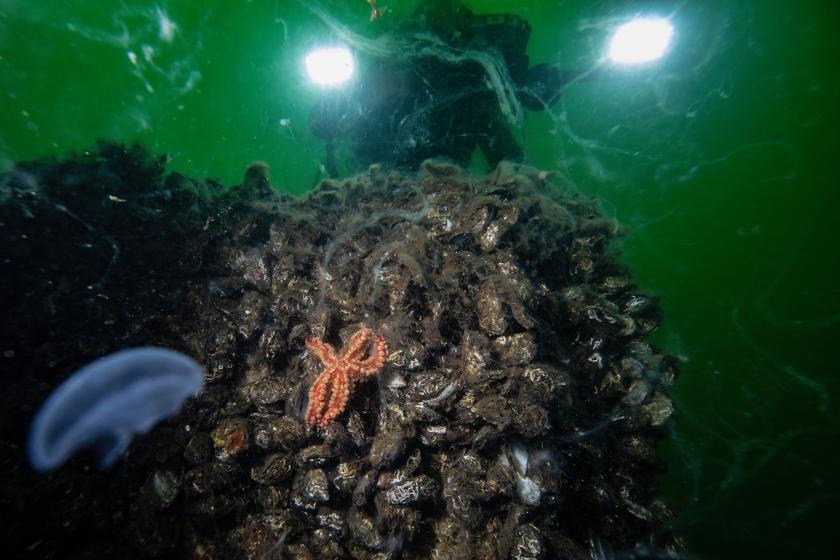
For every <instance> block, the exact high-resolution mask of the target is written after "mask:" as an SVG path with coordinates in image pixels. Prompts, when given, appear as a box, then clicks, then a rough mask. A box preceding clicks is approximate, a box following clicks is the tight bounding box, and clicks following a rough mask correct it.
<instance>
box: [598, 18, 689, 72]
mask: <svg viewBox="0 0 840 560" xmlns="http://www.w3.org/2000/svg"><path fill="white" fill-rule="evenodd" d="M673 33H674V27H673V26H672V25H671V22H669V21H668V20H667V19H664V18H652V17H642V18H636V19H632V20H630V21H628V22H627V23H625V24H623V25H621V26H620V27H619V28H618V29H616V30H615V33H613V36H612V38H611V39H610V46H609V49H608V51H607V56H608V57H609V58H610V60H612V61H613V62H615V63H618V64H639V63H642V62H650V61H652V60H656V59H658V58H662V55H664V54H665V50H666V49H667V48H668V45H669V43H670V42H671V36H672V35H673Z"/></svg>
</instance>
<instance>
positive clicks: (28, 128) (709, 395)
mask: <svg viewBox="0 0 840 560" xmlns="http://www.w3.org/2000/svg"><path fill="white" fill-rule="evenodd" d="M468 4H469V6H470V7H471V8H472V9H473V10H474V11H475V12H478V13H514V14H518V15H520V16H522V17H524V18H526V19H527V20H529V21H530V23H531V25H532V28H533V33H532V35H531V41H530V43H529V47H528V54H529V56H530V60H531V64H532V65H533V64H536V63H541V62H548V63H555V64H558V65H560V66H562V67H563V68H567V69H579V70H588V69H597V72H599V73H600V74H599V75H600V76H601V77H600V79H598V80H591V81H582V82H580V83H576V84H573V85H572V86H570V87H569V88H568V89H567V90H566V91H565V92H564V95H563V97H562V99H561V100H560V101H559V102H558V103H557V104H555V105H554V106H553V108H552V111H551V112H540V113H532V112H528V111H526V113H525V119H524V123H523V131H524V138H525V139H526V145H525V155H526V158H527V160H528V161H529V162H531V163H532V164H534V165H536V166H538V167H541V168H544V169H557V170H559V171H560V172H561V174H562V177H563V178H564V180H566V181H568V182H570V183H571V184H573V185H575V186H576V187H577V188H578V189H579V190H580V191H582V192H584V193H587V194H592V195H597V196H599V197H601V199H602V201H603V204H604V208H605V210H606V212H607V213H608V214H610V215H612V216H614V217H615V218H616V219H618V220H619V221H620V222H621V223H623V224H625V225H627V226H628V227H629V229H630V234H629V235H628V236H627V238H626V240H625V242H624V246H623V252H624V255H625V258H626V260H627V262H628V263H629V264H630V265H631V266H632V268H633V270H634V271H635V276H636V278H637V279H638V280H639V282H640V283H641V284H642V285H643V286H645V287H646V288H648V289H649V290H652V291H654V292H656V293H658V294H661V296H662V303H663V307H664V311H665V317H666V320H665V323H664V326H663V327H662V329H661V330H660V332H659V333H658V334H657V340H658V342H659V343H660V344H661V345H662V346H663V347H665V348H666V349H668V350H669V351H670V352H671V353H673V354H675V355H677V356H679V357H680V358H681V359H682V360H683V364H682V371H681V378H680V380H679V382H678V384H677V387H676V390H675V391H674V396H675V399H676V401H677V403H678V411H679V413H678V415H677V418H676V420H675V422H674V423H673V437H672V439H671V440H670V441H669V442H668V444H667V445H666V447H665V449H664V453H665V455H666V457H667V460H668V463H669V465H670V472H669V474H668V476H667V478H666V480H665V484H664V488H663V491H664V493H665V494H666V496H667V497H668V498H669V500H670V503H671V504H672V505H673V506H674V507H675V509H676V510H678V511H679V512H681V513H680V523H681V526H682V531H683V534H684V535H685V537H686V539H687V542H688V545H689V549H690V551H692V552H693V553H694V554H696V555H697V556H698V557H703V558H735V557H741V558H743V557H778V558H783V557H790V556H792V555H794V554H797V555H798V556H800V557H818V556H820V555H825V554H827V553H828V551H829V550H831V547H830V544H831V542H830V541H831V538H830V533H829V531H830V530H831V529H832V525H833V519H834V512H835V510H836V508H837V506H838V501H840V495H838V492H839V491H840V477H839V476H838V475H837V472H839V471H840V458H838V445H840V437H838V432H840V423H838V419H837V411H836V406H837V405H836V402H835V400H834V396H835V395H836V394H837V392H838V389H840V387H838V385H840V380H838V368H837V366H836V360H835V358H834V353H833V352H832V351H833V350H834V348H833V345H834V344H836V340H837V339H838V335H840V288H838V283H837V274H838V272H840V256H838V255H840V252H838V251H837V241H838V235H837V233H836V229H835V228H836V226H835V224H836V217H835V216H836V213H837V208H838V206H840V194H838V193H840V173H838V166H837V164H836V162H835V159H836V158H837V154H838V148H840V146H838V144H839V143H838V133H837V125H838V124H839V123H840V120H838V112H839V110H838V99H840V97H839V96H840V76H838V72H837V69H836V68H837V63H836V58H837V54H838V53H840V48H839V47H840V44H838V43H840V41H838V39H837V36H838V35H837V31H836V30H835V29H834V28H835V26H836V23H837V22H838V21H840V8H838V6H837V5H836V4H835V3H834V2H829V1H822V2H820V1H819V0H811V1H805V2H799V3H797V4H796V5H793V4H790V3H787V2H781V1H766V2H734V1H730V2H727V1H723V0H712V1H702V2H701V1H692V0H687V1H684V2H618V1H616V2H609V1H595V2H592V1H537V0H532V1H522V0H519V1H513V0H509V1H479V0H473V1H472V2H469V3H468ZM415 5H416V2H396V1H391V2H387V1H385V0H382V1H381V2H379V7H380V8H382V7H387V8H388V10H387V11H386V12H385V13H384V15H383V17H382V18H381V19H380V20H379V21H375V22H370V21H369V19H368V16H369V7H368V6H367V4H366V3H365V2H364V1H363V0H345V1H342V2H332V3H327V4H323V5H316V4H311V5H307V4H306V3H302V2H301V3H299V2H295V1H291V0H282V1H268V0H266V1H259V0H254V1H251V2H223V3H190V2H158V3H147V2H128V3H126V2H121V1H120V2H114V1H97V2H93V1H88V2H52V1H44V2H20V1H12V0H2V1H0V84H2V92H0V94H2V96H3V100H2V104H0V166H1V167H2V169H3V170H6V169H8V168H10V167H11V166H12V165H13V162H15V161H18V160H24V159H31V158H36V157H41V156H45V155H49V154H63V153H65V152H67V151H68V150H85V149H87V148H89V147H90V146H92V145H93V143H94V142H95V141H96V139H98V138H107V139H117V140H124V141H127V142H133V141H137V142H140V143H142V144H144V145H145V146H147V147H149V148H151V149H152V150H155V151H158V152H165V153H168V154H170V157H171V162H170V166H169V167H170V169H172V170H178V171H182V172H185V173H189V174H191V175H200V176H212V177H217V178H218V179H220V180H221V181H223V182H225V183H233V182H237V181H238V180H239V179H240V178H241V176H242V173H243V172H244V170H245V168H246V166H247V165H248V164H249V163H251V162H253V161H255V160H263V161H266V162H267V163H268V164H269V165H270V167H271V175H272V181H273V183H274V184H275V185H277V186H280V187H282V188H283V189H284V190H286V191H288V192H292V193H302V192H305V191H307V190H308V189H310V188H311V187H312V186H313V184H314V183H315V182H316V181H317V180H318V179H320V178H321V177H322V176H323V173H324V172H323V167H322V166H323V165H324V148H323V145H322V143H321V142H320V140H319V139H318V138H316V137H314V136H313V135H312V133H311V132H310V131H309V124H308V119H309V112H310V110H311V109H312V107H313V106H314V105H316V103H318V102H319V99H320V97H321V96H323V95H326V94H327V93H326V92H325V91H324V90H323V88H319V87H318V86H315V85H313V84H312V83H311V82H310V80H309V79H308V77H307V74H306V71H305V69H304V63H303V60H304V57H305V56H306V54H307V53H308V52H310V50H311V49H313V48H316V47H318V46H322V45H324V44H338V43H341V42H342V40H341V39H340V38H339V37H337V36H336V33H335V30H331V29H330V28H329V27H328V25H326V23H325V21H324V19H323V18H322V17H319V13H318V10H319V9H323V12H322V15H324V14H326V15H327V16H329V17H331V18H334V19H335V20H336V21H338V22H340V24H341V25H343V26H346V28H347V29H348V30H350V31H352V32H355V33H358V34H361V35H362V36H367V37H376V36H378V35H379V34H381V32H382V30H383V29H387V28H388V26H393V25H396V23H397V22H399V21H401V20H405V19H406V18H408V17H409V15H410V14H411V13H412V11H413V9H414V6H415ZM319 6H320V8H319ZM313 9H314V11H313ZM651 13H655V14H659V15H665V16H669V17H670V19H671V22H672V24H673V26H674V35H673V43H672V46H671V47H670V49H669V50H668V51H667V53H666V56H665V57H664V58H663V59H662V60H661V61H659V62H656V63H653V64H649V65H643V66H636V67H624V68H615V67H613V66H611V65H610V63H609V62H608V61H606V60H604V52H605V46H606V41H607V40H608V37H609V35H610V33H611V32H612V30H613V29H614V28H615V26H616V25H618V24H620V23H622V22H624V21H626V20H627V19H629V18H631V17H633V16H635V15H639V14H651ZM359 56H360V57H362V58H363V57H364V54H363V53H359ZM473 166H474V169H475V170H477V171H484V169H485V168H486V164H485V163H484V162H483V161H482V159H481V157H478V156H476V157H475V158H474V159H473Z"/></svg>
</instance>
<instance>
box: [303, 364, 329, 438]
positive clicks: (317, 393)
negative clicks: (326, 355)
mask: <svg viewBox="0 0 840 560" xmlns="http://www.w3.org/2000/svg"><path fill="white" fill-rule="evenodd" d="M333 373H334V371H333V369H332V368H327V369H325V370H324V371H323V372H322V373H321V375H319V376H318V378H317V379H316V380H315V382H314V383H313V384H312V388H311V389H309V403H308V404H307V405H306V416H305V419H306V425H307V426H309V427H310V428H312V427H313V426H315V425H316V424H318V423H319V421H320V420H321V418H322V417H323V416H324V412H325V411H326V408H327V400H328V399H329V398H330V385H331V379H332V376H333Z"/></svg>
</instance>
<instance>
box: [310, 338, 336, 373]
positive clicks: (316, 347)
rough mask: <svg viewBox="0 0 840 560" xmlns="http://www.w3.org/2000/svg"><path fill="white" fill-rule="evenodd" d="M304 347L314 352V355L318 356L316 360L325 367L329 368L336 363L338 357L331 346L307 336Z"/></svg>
mask: <svg viewBox="0 0 840 560" xmlns="http://www.w3.org/2000/svg"><path fill="white" fill-rule="evenodd" d="M306 346H308V347H309V348H310V349H311V350H312V351H313V352H315V355H316V356H318V359H319V360H321V363H322V364H324V365H325V366H327V367H330V366H333V365H335V364H336V362H338V355H337V354H336V353H335V349H334V348H333V347H332V345H331V344H328V343H326V342H324V341H322V340H319V339H317V338H315V337H314V336H307V337H306Z"/></svg>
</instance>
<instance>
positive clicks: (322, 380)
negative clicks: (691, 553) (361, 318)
mask: <svg viewBox="0 0 840 560" xmlns="http://www.w3.org/2000/svg"><path fill="white" fill-rule="evenodd" d="M371 340H373V349H372V350H371V352H370V356H368V357H367V358H365V359H362V357H363V356H364V355H365V354H367V352H368V348H370V343H371ZM306 345H307V346H308V347H309V348H311V349H312V351H313V352H315V355H317V356H318V358H319V359H320V360H321V363H322V364H324V371H322V372H321V375H319V376H318V379H316V380H315V383H313V384H312V388H311V389H309V405H308V406H307V407H306V425H307V426H309V427H310V428H312V427H315V426H319V427H321V428H324V427H326V426H327V425H328V424H329V423H330V422H332V421H333V420H335V418H336V416H338V415H339V414H341V413H342V412H344V409H345V408H347V403H348V402H349V401H350V394H351V393H352V392H353V387H354V386H355V384H356V383H357V382H359V381H362V380H364V379H365V378H367V377H371V376H373V375H375V374H376V372H377V371H379V370H380V369H381V368H382V366H384V365H385V361H386V360H387V359H388V343H387V342H385V339H384V338H382V337H381V336H379V335H377V336H376V337H375V338H374V336H373V331H372V330H370V329H369V328H367V327H364V328H361V329H359V330H358V331H356V333H355V334H354V335H353V336H352V337H350V341H349V342H348V343H347V345H346V346H345V347H344V351H343V352H341V354H336V352H335V349H334V348H333V347H332V346H331V345H330V344H327V343H326V342H323V341H322V340H319V339H317V338H314V337H311V336H307V337H306Z"/></svg>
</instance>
